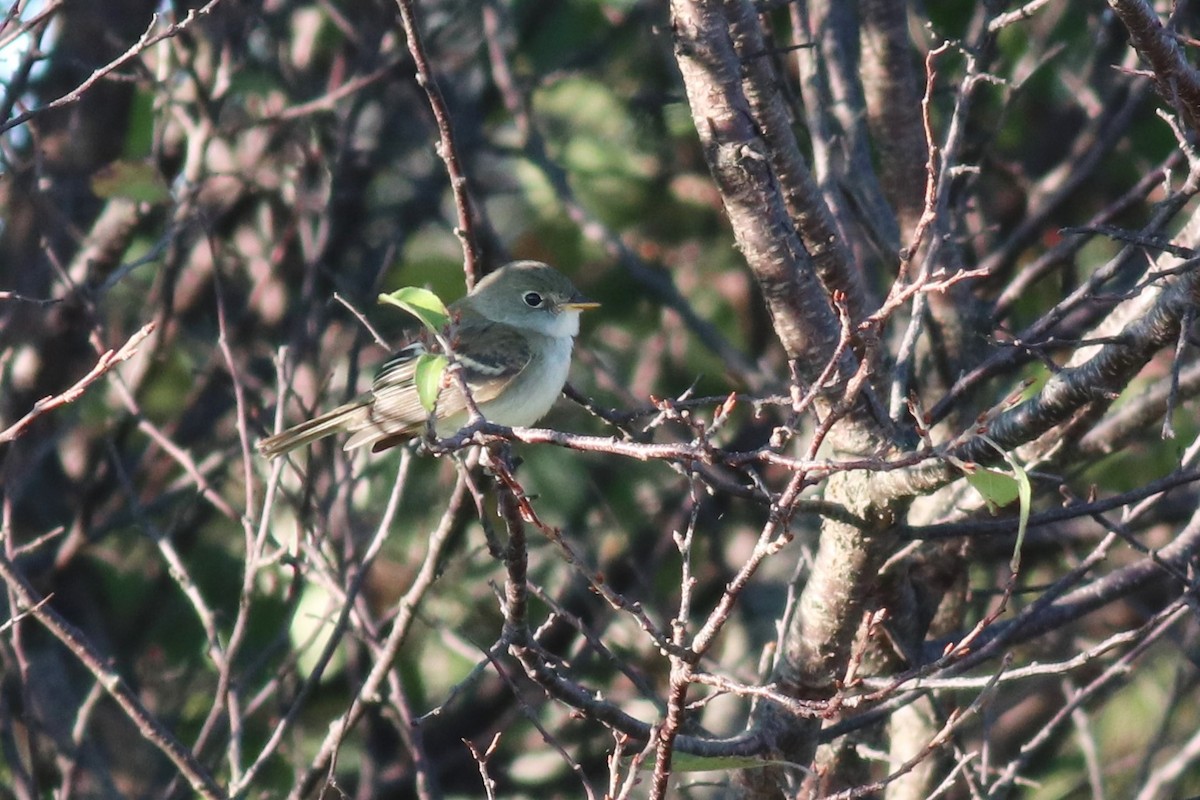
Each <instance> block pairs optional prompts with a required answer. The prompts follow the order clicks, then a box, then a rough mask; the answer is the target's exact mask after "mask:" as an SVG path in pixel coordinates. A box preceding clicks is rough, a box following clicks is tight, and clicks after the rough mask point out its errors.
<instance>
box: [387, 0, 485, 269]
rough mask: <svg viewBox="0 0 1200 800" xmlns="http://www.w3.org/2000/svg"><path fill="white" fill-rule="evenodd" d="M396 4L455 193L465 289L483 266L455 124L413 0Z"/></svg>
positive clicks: (440, 153)
mask: <svg viewBox="0 0 1200 800" xmlns="http://www.w3.org/2000/svg"><path fill="white" fill-rule="evenodd" d="M396 6H397V7H398V8H399V9H400V21H401V23H402V24H403V25H404V36H405V39H406V40H407V41H408V52H409V53H410V54H411V55H412V58H413V62H414V64H415V65H416V69H417V83H418V84H420V86H421V88H422V89H424V90H425V96H426V97H427V98H428V100H429V109H430V110H431V111H432V112H433V118H434V120H435V121H436V123H437V130H438V146H437V153H438V156H439V157H440V158H441V159H442V162H443V163H444V164H445V165H446V174H447V175H449V177H450V191H451V192H452V193H453V195H454V208H455V211H456V212H457V213H458V227H456V228H455V229H454V233H455V235H456V236H458V239H459V241H460V242H462V248H463V276H464V278H465V279H466V282H467V289H468V290H470V289H471V288H473V287H474V286H475V281H476V280H478V279H479V278H480V277H481V276H480V274H479V271H480V269H481V268H482V263H481V262H482V260H483V259H482V256H481V253H480V250H479V242H478V240H477V237H476V235H475V222H474V216H473V215H472V209H473V205H472V203H471V194H470V189H469V186H468V182H467V175H466V173H465V172H464V171H463V167H462V161H461V160H460V159H459V156H458V148H457V147H456V146H455V143H454V127H453V123H452V121H451V118H450V110H449V108H447V106H446V99H445V98H444V97H443V96H442V90H441V89H440V88H439V87H438V83H437V79H436V78H434V75H433V67H432V66H431V65H430V63H429V57H428V56H427V55H426V53H425V45H424V44H423V43H422V41H421V33H420V29H419V28H418V27H417V12H416V8H415V6H414V4H413V2H412V0H396Z"/></svg>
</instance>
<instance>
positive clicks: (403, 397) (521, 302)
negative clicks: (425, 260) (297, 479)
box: [258, 261, 599, 459]
mask: <svg viewBox="0 0 1200 800" xmlns="http://www.w3.org/2000/svg"><path fill="white" fill-rule="evenodd" d="M597 306H599V303H595V302H593V301H591V300H589V299H587V298H586V297H585V296H584V295H583V294H582V293H581V292H580V291H579V290H578V289H577V288H575V285H574V284H573V283H571V280H570V279H569V278H567V277H566V276H565V275H563V274H562V273H561V272H559V271H558V270H556V269H555V268H554V267H551V266H550V265H548V264H543V263H542V262H540V261H514V262H511V263H509V264H505V265H504V266H502V267H500V268H499V269H497V270H495V271H494V272H492V273H490V274H489V275H487V276H486V277H484V278H483V279H482V280H480V281H479V283H477V284H476V285H475V288H474V289H472V290H471V291H470V292H469V293H468V294H467V295H466V296H465V297H463V298H462V299H460V300H457V301H455V302H454V303H452V304H451V305H450V307H449V311H450V315H451V319H457V324H456V325H455V326H454V328H453V329H452V333H451V337H450V345H451V350H452V352H453V357H454V361H456V362H457V363H458V364H459V365H460V367H461V370H462V377H463V379H464V380H465V381H466V385H467V388H468V390H469V392H470V395H471V399H472V400H474V402H475V404H476V407H477V408H478V409H479V412H480V413H481V414H482V415H483V416H484V418H485V419H487V420H488V421H490V422H494V423H496V424H499V425H506V426H508V427H514V426H527V425H533V424H534V423H535V422H537V421H538V420H540V419H541V418H542V417H543V416H545V414H546V412H548V411H549V410H550V407H551V406H552V405H553V404H554V401H555V400H557V399H558V396H559V395H560V394H561V393H562V388H563V385H564V384H565V383H566V381H567V370H568V368H569V367H570V365H571V350H572V348H573V346H574V343H575V337H576V335H578V333H579V315H580V313H581V312H583V311H586V310H588V309H591V308H596V307H597ZM427 352H429V348H427V347H426V345H425V344H424V343H423V342H421V341H415V342H413V343H412V344H409V345H408V346H407V347H404V348H402V349H401V350H399V351H398V352H396V353H395V354H394V355H393V356H392V357H391V358H389V359H388V360H387V361H385V362H384V363H383V365H382V366H381V367H380V368H379V372H378V373H377V374H376V376H375V380H374V381H373V382H372V384H371V389H370V391H367V392H364V393H363V394H360V395H359V396H358V397H356V398H354V399H353V400H351V401H350V402H348V403H346V404H344V405H341V406H338V407H337V408H335V409H333V410H332V411H327V412H325V413H324V414H321V415H320V416H317V417H315V418H313V419H310V420H308V421H306V422H302V423H300V424H299V425H296V426H294V427H292V428H288V429H287V430H285V431H282V432H281V433H277V434H275V435H274V436H269V437H267V438H265V439H263V440H261V441H260V442H259V443H258V450H259V452H260V453H261V454H262V455H264V456H266V457H267V458H268V459H275V458H278V457H280V456H282V455H284V454H286V453H289V452H291V451H293V450H295V449H297V448H300V447H304V446H305V445H308V444H311V443H313V442H315V441H317V440H318V439H323V438H325V437H326V436H331V435H333V434H337V433H349V434H350V437H349V438H348V439H347V440H346V443H345V445H344V449H346V450H354V449H356V448H360V447H365V446H367V445H370V446H371V450H372V451H373V452H378V451H380V450H384V449H387V448H389V447H394V446H396V445H398V444H400V443H402V442H404V441H406V440H408V439H411V438H413V437H415V436H418V435H419V434H420V433H421V432H422V431H423V430H424V428H425V423H426V420H427V418H428V416H429V412H427V411H426V409H425V407H424V406H423V405H422V404H421V401H420V398H419V397H418V394H417V389H416V385H415V383H414V372H415V370H416V365H417V361H418V359H419V358H420V357H421V356H422V355H423V354H425V353H427ZM434 414H435V415H436V422H435V430H436V431H437V434H438V435H439V436H448V435H450V434H452V433H454V432H455V431H457V430H459V429H460V428H462V426H463V425H464V424H465V423H466V422H467V419H468V406H467V402H466V399H465V398H464V397H463V394H462V391H461V390H460V389H459V387H458V385H457V382H456V381H454V380H443V385H442V387H441V389H440V390H439V393H438V397H437V403H436V404H435V408H434Z"/></svg>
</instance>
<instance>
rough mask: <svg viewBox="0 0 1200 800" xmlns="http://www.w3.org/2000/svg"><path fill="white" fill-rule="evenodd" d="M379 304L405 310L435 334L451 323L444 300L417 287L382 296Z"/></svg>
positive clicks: (408, 287)
mask: <svg viewBox="0 0 1200 800" xmlns="http://www.w3.org/2000/svg"><path fill="white" fill-rule="evenodd" d="M379 302H381V303H386V304H388V305H393V306H399V307H400V308H403V309H404V310H405V311H407V312H408V313H410V314H412V315H413V316H414V317H416V318H417V319H419V320H421V322H422V324H424V325H425V327H426V328H429V330H431V331H433V332H434V333H437V332H440V331H441V330H442V328H444V327H446V323H447V322H449V321H450V312H449V311H448V310H447V309H446V304H445V303H443V302H442V299H441V298H440V297H438V296H437V295H436V294H434V293H433V292H431V291H429V290H428V289H421V288H419V287H417V286H405V287H404V288H403V289H397V290H396V291H394V292H392V293H391V294H381V295H379Z"/></svg>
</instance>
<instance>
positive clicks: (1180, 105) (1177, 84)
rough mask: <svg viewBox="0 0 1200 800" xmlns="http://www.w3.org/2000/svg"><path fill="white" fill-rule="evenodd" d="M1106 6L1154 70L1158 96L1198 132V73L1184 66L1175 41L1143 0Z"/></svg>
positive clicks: (1115, 1) (1113, 1)
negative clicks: (1121, 23)
mask: <svg viewBox="0 0 1200 800" xmlns="http://www.w3.org/2000/svg"><path fill="white" fill-rule="evenodd" d="M1108 5H1109V7H1110V8H1112V10H1113V11H1115V12H1116V14H1117V16H1118V17H1119V18H1120V20H1121V22H1123V23H1124V24H1125V28H1126V29H1127V30H1128V31H1129V38H1130V39H1132V40H1133V46H1134V47H1136V48H1137V51H1138V53H1139V54H1140V55H1141V56H1142V58H1144V59H1145V60H1146V61H1148V62H1149V63H1150V67H1151V69H1153V70H1154V85H1155V86H1156V87H1157V88H1158V93H1159V94H1160V95H1162V98H1163V99H1164V100H1166V101H1167V102H1168V103H1169V104H1170V105H1171V107H1172V108H1174V109H1175V111H1176V112H1177V113H1178V114H1179V115H1180V116H1181V117H1183V119H1184V121H1185V122H1187V124H1188V127H1190V128H1191V129H1192V130H1193V131H1194V132H1197V133H1200V72H1197V71H1196V70H1195V69H1194V68H1193V67H1192V65H1191V64H1189V63H1188V61H1187V58H1185V57H1184V55H1183V49H1182V48H1181V47H1180V46H1179V42H1178V41H1177V40H1176V38H1175V37H1174V36H1173V35H1172V34H1171V33H1169V32H1168V31H1167V30H1166V29H1165V28H1164V27H1163V24H1162V22H1160V21H1159V19H1158V15H1157V14H1155V13H1154V9H1152V8H1150V6H1149V5H1148V4H1147V3H1146V2H1145V0H1108Z"/></svg>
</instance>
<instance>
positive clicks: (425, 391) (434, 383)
mask: <svg viewBox="0 0 1200 800" xmlns="http://www.w3.org/2000/svg"><path fill="white" fill-rule="evenodd" d="M448 363H449V362H448V361H447V360H446V357H445V356H439V355H435V354H433V353H423V354H421V356H420V357H418V358H417V366H416V369H415V370H414V372H413V383H414V384H415V385H416V387H417V398H418V399H420V401H421V406H422V407H423V408H424V409H425V410H426V411H427V412H429V413H433V407H434V405H435V404H436V403H437V397H438V392H439V391H441V388H442V374H443V373H444V372H445V371H446V365H447V364H448Z"/></svg>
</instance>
